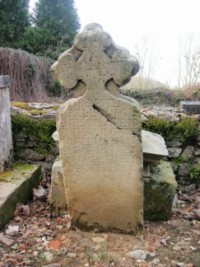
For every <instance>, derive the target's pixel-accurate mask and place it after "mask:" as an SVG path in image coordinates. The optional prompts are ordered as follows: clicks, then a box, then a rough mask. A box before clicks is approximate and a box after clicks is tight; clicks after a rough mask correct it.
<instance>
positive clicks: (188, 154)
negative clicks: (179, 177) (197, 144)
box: [181, 146, 194, 161]
mask: <svg viewBox="0 0 200 267" xmlns="http://www.w3.org/2000/svg"><path fill="white" fill-rule="evenodd" d="M193 153H194V147H193V146H187V147H186V148H185V149H184V150H183V152H182V154H181V157H182V159H183V160H185V161H188V160H191V158H192V156H193Z"/></svg>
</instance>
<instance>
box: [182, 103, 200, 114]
mask: <svg viewBox="0 0 200 267" xmlns="http://www.w3.org/2000/svg"><path fill="white" fill-rule="evenodd" d="M180 109H181V111H183V112H185V113H187V114H190V115H192V114H200V101H181V102H180Z"/></svg>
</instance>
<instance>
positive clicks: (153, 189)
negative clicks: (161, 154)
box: [144, 161, 177, 221]
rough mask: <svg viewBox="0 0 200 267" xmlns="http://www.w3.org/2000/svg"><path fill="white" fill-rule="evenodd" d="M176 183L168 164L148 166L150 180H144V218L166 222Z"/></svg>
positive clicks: (164, 162)
mask: <svg viewBox="0 0 200 267" xmlns="http://www.w3.org/2000/svg"><path fill="white" fill-rule="evenodd" d="M176 187H177V183H176V180H175V177H174V173H173V171H172V168H171V166H170V162H167V161H161V163H160V164H151V165H150V178H145V179H144V218H145V219H146V220H153V221H155V220H168V219H169V218H170V216H171V210H172V204H173V200H174V196H175V194H176Z"/></svg>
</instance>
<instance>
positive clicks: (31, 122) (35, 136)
mask: <svg viewBox="0 0 200 267" xmlns="http://www.w3.org/2000/svg"><path fill="white" fill-rule="evenodd" d="M11 122H12V132H13V140H14V141H15V136H23V137H24V139H25V142H29V141H31V140H34V141H35V142H38V143H39V144H40V145H41V144H42V150H43V151H46V152H51V151H52V150H53V148H54V146H55V142H54V140H53V139H52V137H51V136H52V134H53V133H54V132H55V130H56V122H55V120H54V119H34V118H30V117H29V116H26V115H23V114H17V115H13V116H12V117H11Z"/></svg>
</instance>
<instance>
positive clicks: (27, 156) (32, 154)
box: [16, 148, 46, 161]
mask: <svg viewBox="0 0 200 267" xmlns="http://www.w3.org/2000/svg"><path fill="white" fill-rule="evenodd" d="M16 156H17V157H18V158H20V159H24V160H32V161H40V160H44V159H45V156H46V154H39V153H37V152H36V151H34V150H33V149H30V148H26V149H24V150H21V151H18V152H17V153H16Z"/></svg>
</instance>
